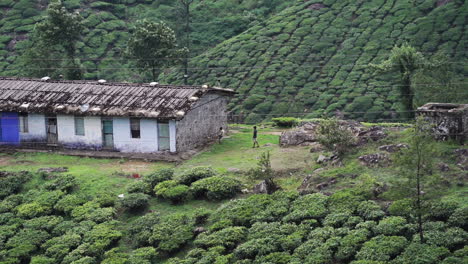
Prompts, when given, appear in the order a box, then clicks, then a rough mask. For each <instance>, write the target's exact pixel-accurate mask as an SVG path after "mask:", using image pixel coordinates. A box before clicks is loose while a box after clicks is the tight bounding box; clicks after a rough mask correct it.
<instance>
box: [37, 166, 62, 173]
mask: <svg viewBox="0 0 468 264" xmlns="http://www.w3.org/2000/svg"><path fill="white" fill-rule="evenodd" d="M37 172H45V173H53V172H68V168H67V167H58V168H40V169H38V170H37Z"/></svg>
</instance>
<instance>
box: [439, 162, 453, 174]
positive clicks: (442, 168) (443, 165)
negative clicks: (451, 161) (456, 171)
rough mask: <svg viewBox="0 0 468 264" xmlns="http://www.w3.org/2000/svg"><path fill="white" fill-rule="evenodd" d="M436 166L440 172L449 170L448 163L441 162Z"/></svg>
mask: <svg viewBox="0 0 468 264" xmlns="http://www.w3.org/2000/svg"><path fill="white" fill-rule="evenodd" d="M437 166H438V167H439V170H440V171H441V172H447V171H449V170H450V167H449V165H448V164H446V163H443V162H441V163H439V164H438V165H437Z"/></svg>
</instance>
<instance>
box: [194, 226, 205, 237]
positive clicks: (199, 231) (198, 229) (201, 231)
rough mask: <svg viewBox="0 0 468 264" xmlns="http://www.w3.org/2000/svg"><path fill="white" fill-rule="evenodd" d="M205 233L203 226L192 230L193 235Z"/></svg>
mask: <svg viewBox="0 0 468 264" xmlns="http://www.w3.org/2000/svg"><path fill="white" fill-rule="evenodd" d="M205 232H206V229H205V228H204V227H203V226H199V227H197V228H195V229H194V230H193V233H194V234H195V235H199V234H201V233H205Z"/></svg>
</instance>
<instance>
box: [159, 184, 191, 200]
mask: <svg viewBox="0 0 468 264" xmlns="http://www.w3.org/2000/svg"><path fill="white" fill-rule="evenodd" d="M154 193H155V194H156V196H157V197H160V198H163V199H167V200H169V201H171V202H172V203H174V204H177V203H180V202H183V201H184V200H186V199H187V198H188V197H189V196H190V188H189V187H188V186H187V185H183V184H179V183H178V182H177V181H175V180H170V181H164V182H161V183H159V184H158V185H156V187H154Z"/></svg>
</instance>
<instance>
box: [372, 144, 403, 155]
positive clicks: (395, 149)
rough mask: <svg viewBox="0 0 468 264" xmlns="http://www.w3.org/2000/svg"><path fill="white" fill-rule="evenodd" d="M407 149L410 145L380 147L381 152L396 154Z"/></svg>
mask: <svg viewBox="0 0 468 264" xmlns="http://www.w3.org/2000/svg"><path fill="white" fill-rule="evenodd" d="M404 148H405V149H406V148H409V145H407V144H403V143H400V144H393V145H383V146H380V147H379V150H380V151H386V152H389V153H394V152H398V151H400V150H402V149H404Z"/></svg>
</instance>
